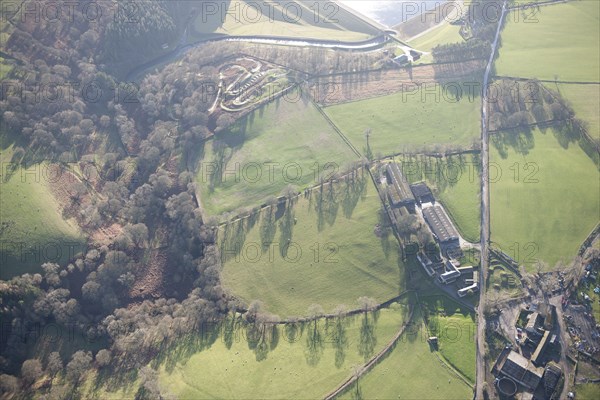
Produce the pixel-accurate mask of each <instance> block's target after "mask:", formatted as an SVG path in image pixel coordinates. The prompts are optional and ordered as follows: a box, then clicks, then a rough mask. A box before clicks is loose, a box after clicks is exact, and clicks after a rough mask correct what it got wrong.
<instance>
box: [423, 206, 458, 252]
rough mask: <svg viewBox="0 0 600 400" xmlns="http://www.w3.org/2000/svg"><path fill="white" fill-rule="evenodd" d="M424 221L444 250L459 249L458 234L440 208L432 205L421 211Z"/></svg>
mask: <svg viewBox="0 0 600 400" xmlns="http://www.w3.org/2000/svg"><path fill="white" fill-rule="evenodd" d="M423 216H424V217H425V221H426V222H427V224H428V225H429V227H430V228H431V231H432V232H433V234H434V235H435V237H436V239H437V240H438V242H439V243H440V245H441V246H443V247H445V248H452V247H459V246H460V245H459V240H458V232H457V231H456V228H455V227H454V224H452V221H450V219H449V218H448V216H447V215H446V213H445V212H444V210H443V209H442V207H440V206H438V205H434V206H431V207H426V208H424V209H423Z"/></svg>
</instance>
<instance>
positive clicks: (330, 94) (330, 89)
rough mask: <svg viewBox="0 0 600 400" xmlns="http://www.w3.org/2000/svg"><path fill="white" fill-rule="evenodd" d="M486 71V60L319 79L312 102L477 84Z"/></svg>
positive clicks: (312, 87)
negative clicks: (430, 86)
mask: <svg viewBox="0 0 600 400" xmlns="http://www.w3.org/2000/svg"><path fill="white" fill-rule="evenodd" d="M484 68H485V61H483V60H472V61H466V62H462V63H448V64H428V65H417V66H411V67H406V68H400V69H391V70H381V71H370V72H361V73H351V74H340V75H334V76H328V77H320V78H316V79H315V80H313V81H312V82H311V83H309V86H308V90H309V93H310V94H311V96H312V97H313V99H314V100H315V101H316V102H317V103H320V104H322V105H325V106H327V105H333V104H340V103H346V102H350V101H358V100H365V99H369V98H373V97H379V96H384V95H388V94H392V93H398V92H403V91H411V90H414V89H415V87H416V86H418V85H421V84H424V83H433V82H439V83H448V82H453V81H456V83H460V82H464V81H465V80H472V81H474V82H475V81H476V79H475V78H471V77H473V76H475V74H477V73H478V72H481V71H483V69H484Z"/></svg>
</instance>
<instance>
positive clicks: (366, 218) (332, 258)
mask: <svg viewBox="0 0 600 400" xmlns="http://www.w3.org/2000/svg"><path fill="white" fill-rule="evenodd" d="M380 207H381V203H380V200H379V197H378V194H377V192H376V190H375V188H374V186H373V183H372V182H371V180H370V178H369V176H368V174H367V173H366V172H358V173H357V177H356V178H355V180H354V182H342V183H339V184H336V185H335V186H334V188H333V189H332V188H331V186H330V185H329V184H327V185H324V187H323V188H322V190H321V189H320V188H316V189H314V190H313V191H312V192H311V193H310V194H309V195H308V196H301V197H300V198H297V199H296V200H295V201H294V205H293V206H291V207H290V206H289V202H288V204H287V205H285V206H284V205H281V206H279V207H277V208H276V207H272V208H271V207H269V208H265V209H263V210H262V212H261V213H260V215H254V216H252V217H250V218H247V219H245V220H242V221H237V222H233V223H230V224H229V225H227V226H225V227H222V228H221V230H220V231H219V240H220V244H221V255H222V257H223V258H224V266H223V271H222V282H223V286H224V287H226V288H227V289H229V290H230V291H231V293H232V294H233V295H235V296H236V297H239V298H241V299H242V300H244V301H246V302H247V303H249V302H251V301H253V300H260V301H262V302H263V303H264V304H265V306H266V308H267V309H268V310H269V311H270V312H272V313H275V314H278V315H280V316H281V317H285V316H291V315H306V313H307V309H308V307H309V306H310V305H312V304H313V303H316V304H320V305H321V306H322V307H323V309H324V310H325V311H326V312H331V311H333V310H334V308H335V307H336V306H337V305H339V304H345V305H347V306H348V307H350V308H356V307H357V303H356V299H357V298H359V297H361V296H368V297H372V298H374V299H376V300H377V301H378V302H379V303H381V302H384V301H386V300H389V299H391V298H393V297H395V296H398V295H399V294H400V293H401V292H402V291H403V290H404V265H403V264H402V262H401V260H400V258H399V253H398V252H399V246H398V242H397V241H396V239H395V238H394V236H393V235H392V234H391V233H390V232H389V231H386V232H385V236H382V237H378V236H377V235H376V234H375V232H374V230H375V227H376V225H377V224H378V223H379V222H380V216H379V212H380V211H379V210H380ZM268 243H273V244H272V245H268ZM286 243H290V245H289V246H286V245H285V244H286ZM285 249H287V253H285Z"/></svg>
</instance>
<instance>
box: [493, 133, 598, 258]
mask: <svg viewBox="0 0 600 400" xmlns="http://www.w3.org/2000/svg"><path fill="white" fill-rule="evenodd" d="M490 140H491V141H492V142H493V141H494V140H498V138H491V139H490ZM517 142H519V143H521V145H522V144H523V143H528V144H527V145H526V146H525V149H520V150H518V151H517V150H516V149H515V147H514V146H506V144H503V145H502V146H501V148H503V150H502V152H499V151H498V147H497V146H494V145H492V146H491V149H490V197H491V199H490V213H491V227H490V230H491V239H492V241H493V242H494V244H495V245H497V246H499V247H501V249H502V250H503V251H505V252H506V253H507V254H509V255H511V256H512V257H513V258H515V259H516V260H517V261H519V262H520V263H524V264H525V266H526V267H527V268H529V269H530V270H531V268H532V265H533V264H534V263H535V262H536V261H537V260H538V259H540V260H542V261H545V262H547V263H548V264H549V265H550V268H552V267H554V265H555V264H556V262H557V261H559V260H560V259H564V260H566V261H569V260H571V259H572V258H573V257H574V256H575V255H576V254H577V249H578V248H579V246H580V245H581V244H582V242H583V241H584V239H585V238H586V237H587V235H588V234H589V233H590V232H591V230H592V229H593V228H594V226H595V225H596V224H597V223H598V220H600V197H599V196H598V193H599V192H600V173H599V171H598V168H597V167H596V165H595V164H594V162H593V161H592V160H591V159H590V158H589V157H588V156H587V155H586V154H585V153H584V152H583V150H582V149H581V147H580V146H579V145H578V143H576V142H570V143H569V141H568V139H567V138H566V137H565V132H564V130H560V129H557V128H548V129H545V130H544V131H540V130H538V129H535V130H533V131H532V133H531V136H530V137H529V138H524V137H523V138H520V139H519V140H518V141H517Z"/></svg>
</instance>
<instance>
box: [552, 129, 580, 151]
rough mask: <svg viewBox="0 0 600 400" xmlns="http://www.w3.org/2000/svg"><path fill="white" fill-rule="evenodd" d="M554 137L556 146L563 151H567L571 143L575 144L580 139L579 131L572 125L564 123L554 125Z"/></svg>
mask: <svg viewBox="0 0 600 400" xmlns="http://www.w3.org/2000/svg"><path fill="white" fill-rule="evenodd" d="M552 131H553V132H554V137H555V138H556V140H557V141H558V144H559V145H560V146H561V147H562V148H563V149H568V148H569V145H570V144H571V143H576V142H578V141H579V140H580V139H581V136H582V132H581V130H580V129H579V128H578V127H577V126H576V125H575V124H573V123H569V122H564V123H562V124H559V125H555V128H554V129H553V130H552Z"/></svg>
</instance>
